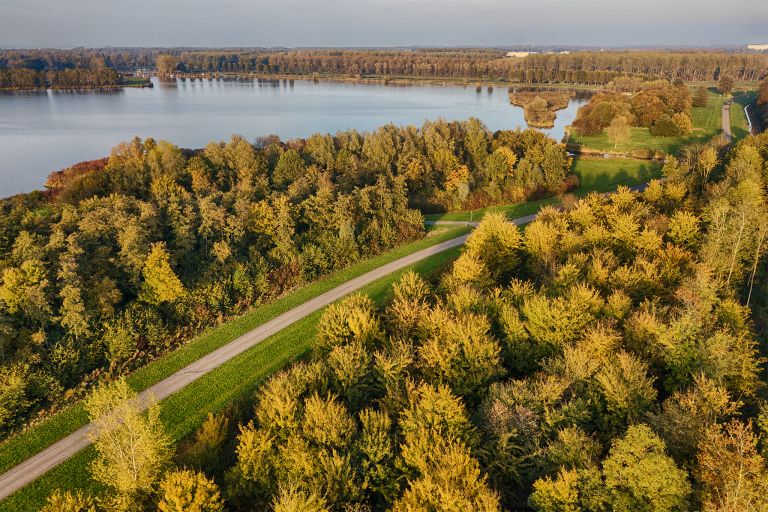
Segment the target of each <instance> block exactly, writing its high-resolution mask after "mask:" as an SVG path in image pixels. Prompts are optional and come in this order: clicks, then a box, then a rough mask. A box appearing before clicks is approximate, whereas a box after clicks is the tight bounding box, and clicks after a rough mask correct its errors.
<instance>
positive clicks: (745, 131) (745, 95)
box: [731, 91, 757, 140]
mask: <svg viewBox="0 0 768 512" xmlns="http://www.w3.org/2000/svg"><path fill="white" fill-rule="evenodd" d="M756 97H757V94H756V93H755V91H747V92H744V91H737V92H734V93H733V105H731V132H732V133H733V138H734V139H735V140H739V139H742V138H744V137H746V136H747V135H749V123H748V122H747V116H746V114H745V113H744V107H746V106H747V105H749V104H751V103H754V101H755V98H756ZM749 112H750V115H753V114H754V112H755V111H754V105H753V106H752V107H750V109H749Z"/></svg>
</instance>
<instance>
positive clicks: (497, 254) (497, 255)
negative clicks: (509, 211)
mask: <svg viewBox="0 0 768 512" xmlns="http://www.w3.org/2000/svg"><path fill="white" fill-rule="evenodd" d="M522 243H523V241H522V237H521V236H520V231H519V229H518V227H517V226H516V225H515V224H513V223H512V222H510V221H509V220H507V218H506V217H505V216H504V214H502V213H489V214H486V215H485V216H484V217H483V220H482V222H480V225H479V226H478V227H477V229H475V230H474V231H472V233H470V235H469V237H468V238H467V242H466V253H468V254H471V255H472V256H474V257H475V258H477V259H479V260H480V261H482V262H483V263H484V264H485V266H486V267H487V268H488V269H489V271H490V272H491V275H492V276H493V277H494V278H495V279H499V278H500V277H502V276H503V277H505V278H509V277H510V276H511V275H513V274H514V272H515V271H516V270H517V266H518V264H519V262H520V253H521V249H522Z"/></svg>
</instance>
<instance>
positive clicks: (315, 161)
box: [0, 119, 575, 436]
mask: <svg viewBox="0 0 768 512" xmlns="http://www.w3.org/2000/svg"><path fill="white" fill-rule="evenodd" d="M570 166H571V161H570V158H569V157H568V155H567V153H566V152H565V149H564V147H563V146H562V145H560V144H557V143H555V141H553V140H552V139H549V138H547V137H546V136H545V135H543V134H542V133H540V132H537V131H533V130H527V131H500V132H496V133H491V132H490V131H488V129H487V128H486V127H485V126H484V125H483V124H482V123H481V122H479V121H478V120H476V119H470V120H469V121H464V122H447V121H442V120H440V121H435V122H427V123H425V124H424V126H422V127H421V128H416V127H412V126H405V127H395V126H392V125H389V126H384V127H382V128H380V129H378V130H376V131H374V132H370V133H358V132H356V131H348V132H340V133H337V134H336V135H334V136H331V135H328V134H325V135H323V134H315V135H313V136H311V137H309V138H308V139H306V140H293V141H287V142H282V141H280V140H279V139H278V138H277V137H265V138H262V139H259V140H258V141H257V142H256V144H251V143H249V142H247V141H246V140H244V139H243V138H241V137H233V138H232V139H231V140H230V141H228V142H220V143H210V144H208V145H207V146H206V147H205V148H203V149H202V150H195V151H192V150H184V149H181V148H178V147H176V146H174V145H172V144H170V143H168V142H165V141H154V140H152V139H146V140H143V141H142V140H140V139H134V140H133V141H130V142H126V143H123V144H120V145H118V146H117V147H115V148H114V149H113V151H112V153H111V155H110V156H109V158H107V159H104V160H98V161H94V162H90V163H87V164H82V165H78V166H75V167H74V168H73V169H70V170H66V171H64V172H58V173H54V174H53V175H52V176H51V178H50V179H49V182H48V191H47V192H34V193H30V194H23V195H18V196H15V197H12V198H9V199H5V200H3V201H1V202H0V277H1V279H0V435H4V436H6V435H8V434H9V433H10V432H13V431H14V430H15V429H17V428H19V427H20V426H23V425H24V424H25V422H26V421H27V420H29V419H35V418H40V417H41V416H44V415H45V412H46V411H51V410H55V409H56V408H58V407H61V406H63V405H65V404H67V403H71V402H72V401H73V400H75V399H78V398H80V397H82V396H83V395H84V394H85V393H86V392H87V390H88V389H90V387H91V385H92V384H93V383H94V382H97V381H100V380H103V379H112V378H115V377H116V376H118V375H121V374H124V373H126V372H129V371H131V370H134V369H136V368H138V367H140V366H142V365H143V364H146V362H148V361H149V360H151V359H153V358H154V357H156V356H158V355H160V354H163V353H165V352H168V351H169V350H171V349H173V348H175V347H177V346H178V345H180V344H182V343H183V342H184V341H185V340H187V339H189V338H190V337H191V336H193V335H195V334H197V333H199V332H200V331H201V330H202V329H204V328H205V327H207V326H210V325H216V324H218V323H221V322H223V321H224V320H225V319H227V318H231V317H232V316H233V315H237V314H239V313H242V312H243V311H245V310H247V309H248V308H249V307H251V306H253V305H257V304H261V303H264V302H266V301H269V300H271V299H273V298H275V297H278V296H280V295H281V294H283V293H284V292H286V291H288V290H291V289H294V288H296V287H298V286H301V285H303V284H306V283H309V282H312V281H314V280H315V279H317V278H318V277H320V276H322V275H325V274H327V273H329V272H331V271H333V270H336V269H340V268H344V267H346V266H348V265H350V264H351V263H353V262H355V261H358V260H361V259H363V258H366V257H367V256H370V255H373V254H378V253H380V252H382V251H385V250H387V249H390V248H392V247H395V246H397V245H401V244H404V243H406V242H409V241H412V240H415V239H419V238H421V237H423V236H424V218H423V216H422V214H421V212H420V211H419V209H422V210H430V209H431V210H437V211H444V210H451V209H461V208H465V207H466V206H467V205H474V206H483V205H487V204H496V203H499V202H509V201H513V202H514V201H520V200H523V199H525V198H527V197H531V196H537V195H546V194H552V193H559V192H562V191H563V190H565V189H566V187H569V186H574V185H575V180H574V179H573V177H568V176H567V174H568V173H569V170H570Z"/></svg>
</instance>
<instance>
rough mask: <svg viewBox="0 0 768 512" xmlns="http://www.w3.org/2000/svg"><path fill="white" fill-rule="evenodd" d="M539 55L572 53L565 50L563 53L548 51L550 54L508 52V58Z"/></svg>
mask: <svg viewBox="0 0 768 512" xmlns="http://www.w3.org/2000/svg"><path fill="white" fill-rule="evenodd" d="M537 53H544V54H546V55H551V54H554V53H559V54H561V55H562V54H564V55H568V54H569V53H571V52H570V51H568V50H563V51H561V52H552V51H548V52H507V57H527V56H529V55H534V54H537Z"/></svg>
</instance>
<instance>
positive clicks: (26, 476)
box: [0, 215, 535, 500]
mask: <svg viewBox="0 0 768 512" xmlns="http://www.w3.org/2000/svg"><path fill="white" fill-rule="evenodd" d="M534 217H535V216H531V215H529V216H527V217H523V218H520V219H514V221H513V222H515V223H516V224H518V225H519V224H524V223H526V222H530V221H531V220H533V218H534ZM460 224H465V223H460ZM467 236H468V235H463V236H459V237H456V238H452V239H450V240H447V241H445V242H442V243H439V244H437V245H433V246H432V247H428V248H426V249H422V250H420V251H417V252H415V253H413V254H410V255H408V256H404V257H402V258H400V259H398V260H395V261H392V262H390V263H387V264H386V265H382V266H381V267H379V268H377V269H375V270H371V271H370V272H368V273H366V274H363V275H361V276H358V277H356V278H354V279H350V280H349V281H347V282H346V283H344V284H341V285H339V286H337V287H336V288H334V289H332V290H329V291H327V292H325V293H323V294H322V295H318V296H317V297H315V298H314V299H311V300H308V301H307V302H305V303H303V304H301V305H300V306H296V307H295V308H293V309H291V310H290V311H286V312H285V313H283V314H281V315H279V316H277V317H275V318H273V319H272V320H269V321H268V322H265V323H263V324H261V325H260V326H258V327H256V328H255V329H253V330H252V331H249V332H247V333H245V334H243V335H242V336H240V337H239V338H236V339H235V340H233V341H231V342H229V343H227V344H226V345H224V346H222V347H220V348H218V349H217V350H214V351H213V352H211V353H209V354H208V355H205V356H203V357H201V358H200V359H198V360H197V361H195V362H194V363H192V364H190V365H189V366H186V367H185V368H182V369H181V370H179V371H178V372H176V373H174V374H173V375H171V376H170V377H167V378H166V379H164V380H162V381H160V382H158V383H157V384H155V385H154V386H152V387H150V388H148V389H146V390H145V391H142V392H141V393H140V395H139V397H140V399H141V403H142V404H146V403H147V399H148V398H149V397H150V396H153V397H154V399H155V400H157V401H160V400H163V399H164V398H167V397H168V396H170V395H172V394H174V393H176V392H178V391H180V390H181V389H182V388H184V387H185V386H186V385H187V384H190V383H191V382H194V381H195V380H197V379H199V378H200V377H202V376H203V375H205V374H206V373H208V372H210V371H212V370H214V369H216V368H218V367H219V366H221V365H222V364H224V363H226V362H227V361H229V360H230V359H232V358H233V357H235V356H237V355H238V354H242V353H243V352H245V351H246V350H248V349H250V348H251V347H254V346H256V345H258V344H259V343H260V342H261V341H263V340H265V339H267V338H269V337H270V336H272V335H274V334H276V333H277V332H279V331H281V330H282V329H285V328H286V327H288V326H289V325H291V324H293V323H294V322H297V321H299V320H301V319H302V318H305V317H307V316H309V315H311V314H312V313H314V312H315V311H317V310H319V309H322V308H323V307H325V306H327V305H328V304H331V303H332V302H335V301H337V300H338V299H340V298H342V297H344V296H345V295H348V294H349V293H351V292H354V291H355V290H358V289H360V288H362V287H363V286H365V285H367V284H369V283H372V282H373V281H376V280H377V279H380V278H382V277H384V276H386V275H388V274H391V273H392V272H395V271H397V270H400V269H402V268H404V267H407V266H408V265H411V264H413V263H416V262H418V261H421V260H423V259H425V258H428V257H430V256H433V255H435V254H439V253H441V252H443V251H446V250H448V249H452V248H454V247H457V246H460V245H462V244H464V242H465V241H466V240H467ZM90 431H91V425H90V424H88V425H86V426H84V427H82V428H80V429H78V430H76V431H75V432H73V433H71V434H69V435H68V436H66V437H64V438H62V439H60V440H59V441H57V442H55V443H53V444H52V445H51V446H49V447H48V448H46V449H45V450H43V451H41V452H39V453H38V454H36V455H34V456H32V457H30V458H29V459H27V460H25V461H24V462H22V463H21V464H19V465H18V466H16V467H14V468H12V469H10V470H8V471H7V472H6V473H4V474H2V475H0V500H3V499H5V498H7V497H8V496H10V495H11V494H13V493H14V492H16V491H17V490H19V489H21V488H22V487H24V486H25V485H27V484H29V483H31V482H33V481H34V480H36V479H37V478H39V477H41V476H42V475H44V474H45V473H47V472H48V471H50V470H51V469H53V468H54V467H56V466H58V465H59V464H61V463H62V462H64V461H65V460H67V459H69V458H70V457H72V456H73V455H75V454H76V453H78V452H79V451H80V450H82V449H84V448H85V447H87V446H88V445H89V444H91V440H90V439H89V438H88V433H89V432H90Z"/></svg>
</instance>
